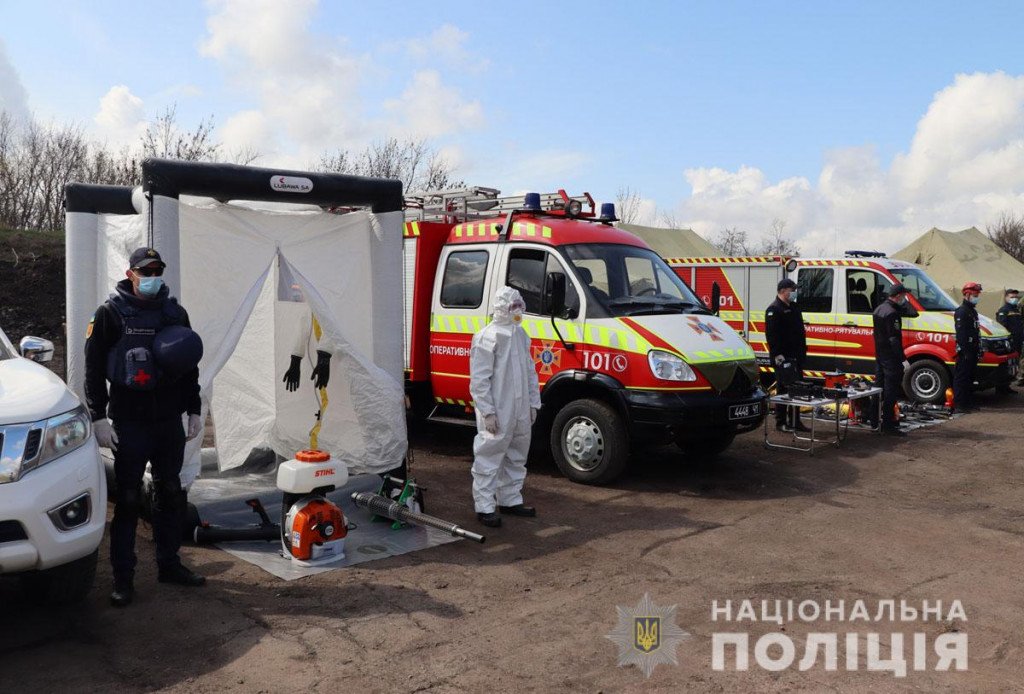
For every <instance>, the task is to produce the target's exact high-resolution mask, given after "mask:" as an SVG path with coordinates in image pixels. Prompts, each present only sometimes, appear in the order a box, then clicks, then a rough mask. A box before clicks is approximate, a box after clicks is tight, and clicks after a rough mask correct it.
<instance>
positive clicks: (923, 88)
mask: <svg viewBox="0 0 1024 694" xmlns="http://www.w3.org/2000/svg"><path fill="white" fill-rule="evenodd" d="M1021 26H1024V3H1019V2H978V3H963V2H955V3H954V2H902V3H892V2H868V1H862V2H853V1H845V2H839V1H837V2H820V1H817V2H798V1H791V2H775V3H766V2H754V1H750V2H700V3H691V2H680V1H678V0H677V1H675V2H635V3H620V2H615V3H612V2H607V3H602V2H600V1H598V2H593V1H592V2H587V3H583V2H562V3H556V2H530V1H527V0H523V1H521V2H517V3H481V2H456V1H450V2H438V3H422V2H412V1H411V0H410V1H409V2H395V1H393V0H376V1H375V2H370V3H365V2H364V3H351V2H343V1H341V0H335V1H332V2H327V1H326V0H324V1H322V2H317V1H316V0H274V1H268V0H210V1H208V2H199V1H196V0H181V1H180V2H173V3H161V4H159V5H158V4H155V3H135V4H128V3H123V2H108V1H102V0H90V1H89V2H84V1H81V2H76V1H71V0H64V1H60V0H49V1H47V2H35V3H18V2H15V1H14V0H0V108H3V109H5V110H7V111H8V112H10V113H12V114H14V115H15V116H16V117H22V118H23V117H29V116H32V117H35V118H37V119H39V120H43V121H53V122H60V123H67V122H74V123H78V124H80V125H81V126H82V127H84V128H86V129H87V130H88V131H89V133H90V135H91V136H92V137H94V138H96V139H97V140H102V141H106V142H109V143H111V144H121V143H125V142H132V141H134V140H135V139H136V138H137V137H138V134H139V131H140V129H141V128H142V127H144V123H145V121H146V119H147V118H152V117H154V116H155V115H157V114H158V113H160V112H162V111H163V110H164V109H165V108H167V107H168V106H170V105H176V106H177V109H178V116H179V120H180V121H181V122H182V124H184V125H186V126H192V125H194V124H196V123H198V122H199V120H200V119H201V118H204V117H209V116H212V117H213V119H214V121H215V123H216V125H217V137H218V139H219V140H220V141H222V142H223V143H224V144H225V145H226V146H227V147H228V148H231V149H234V148H243V147H254V148H255V149H256V150H258V151H259V152H260V153H261V158H260V159H259V160H258V161H257V162H256V163H257V164H262V165H266V166H289V167H293V168H303V167H305V166H307V165H309V164H310V163H311V162H313V161H315V160H316V158H317V156H318V155H319V154H320V153H322V152H325V151H333V150H337V149H339V148H348V149H359V148H361V147H363V146H365V145H366V144H368V143H371V142H374V141H377V140H380V139H381V138H385V137H388V136H392V135H395V136H400V137H405V136H412V137H426V138H429V139H430V140H431V142H432V143H433V144H434V145H435V147H437V148H438V149H440V150H441V151H442V152H443V153H444V154H445V155H446V156H447V157H448V158H449V160H450V161H451V162H452V163H453V164H455V165H456V167H457V171H458V173H459V174H460V175H461V176H462V177H464V178H465V179H466V180H467V181H468V182H470V183H473V184H477V185H486V186H492V187H497V188H500V189H502V190H503V191H506V192H509V193H511V192H519V191H524V190H544V191H547V190H554V189H557V188H559V187H564V188H566V189H568V190H569V191H570V192H573V193H577V192H581V191H583V190H588V191H590V192H591V193H593V194H594V196H595V197H597V198H598V199H604V200H612V199H614V198H615V196H616V193H617V192H618V191H619V190H620V189H622V188H626V187H628V188H630V189H632V190H634V191H638V192H639V193H640V194H641V196H642V197H643V199H644V203H643V205H642V212H643V214H644V215H645V217H646V221H650V222H654V221H656V220H657V219H658V218H659V217H662V216H663V215H665V214H667V215H670V216H671V217H672V218H673V219H674V220H676V221H677V222H679V223H681V224H684V225H687V226H691V227H693V228H694V229H696V230H697V231H698V232H700V233H701V234H703V235H705V236H707V237H714V236H715V235H716V234H717V233H718V232H719V231H720V230H721V229H723V228H726V227H730V228H731V227H737V228H739V229H744V230H747V231H748V232H749V234H750V235H751V236H752V237H754V238H757V237H759V236H760V235H761V234H762V233H763V232H764V231H765V230H767V228H768V227H769V225H770V224H771V223H772V221H773V220H775V219H779V220H782V221H784V222H785V223H786V230H787V232H788V233H789V234H790V235H791V236H792V237H793V238H795V239H796V240H797V241H798V242H799V244H800V246H801V249H802V250H803V251H804V253H816V252H827V253H831V252H834V251H836V250H842V249H844V248H847V247H852V246H856V247H871V248H879V249H882V250H889V251H892V250H895V249H897V248H900V247H901V246H903V245H905V244H906V243H907V242H908V241H910V240H911V239H913V238H914V237H915V236H917V235H918V234H920V233H922V232H923V231H925V230H927V229H929V228H931V227H933V226H937V227H939V228H943V229H961V228H964V227H968V226H971V225H975V226H978V227H979V228H982V229H984V227H985V225H986V224H988V223H991V222H992V221H993V220H994V219H995V218H996V217H998V215H999V214H1000V213H1002V212H1004V211H1019V212H1024V50H1022V48H1021V38H1020V32H1021V29H1020V27H1021Z"/></svg>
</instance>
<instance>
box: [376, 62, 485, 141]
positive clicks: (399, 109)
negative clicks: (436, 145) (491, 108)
mask: <svg viewBox="0 0 1024 694" xmlns="http://www.w3.org/2000/svg"><path fill="white" fill-rule="evenodd" d="M384 106H385V109H386V110H387V111H389V112H390V113H391V114H392V116H393V118H394V119H395V121H394V123H395V124H394V126H393V127H394V129H395V130H396V131H397V132H400V133H403V134H406V135H411V136H413V137H416V138H422V137H426V138H436V137H439V136H441V135H447V134H449V133H452V132H460V131H465V130H470V129H474V128H479V127H480V126H482V125H483V122H484V116H483V107H482V106H481V105H480V102H479V101H467V100H466V99H463V98H462V95H461V94H460V93H459V91H458V90H457V89H455V88H454V87H449V86H447V85H445V84H444V83H443V82H442V81H441V75H440V74H438V73H437V72H435V71H434V70H422V71H420V72H417V73H416V74H414V75H413V78H412V82H410V83H409V85H408V86H407V87H406V89H405V91H404V92H402V96H401V97H399V98H398V99H394V100H391V101H389V102H387V103H386V104H385V105H384Z"/></svg>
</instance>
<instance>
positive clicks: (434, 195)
mask: <svg viewBox="0 0 1024 694" xmlns="http://www.w3.org/2000/svg"><path fill="white" fill-rule="evenodd" d="M499 193H501V191H500V190H498V189H497V188H484V187H483V186H474V187H471V188H451V189H446V190H428V191H425V192H422V193H411V194H409V195H406V196H405V218H406V220H408V221H417V222H465V221H469V220H474V219H487V218H489V217H497V216H501V215H505V214H508V213H509V212H511V211H513V210H521V209H523V208H524V207H525V204H526V200H525V198H526V196H525V195H507V196H499ZM572 201H576V202H578V203H579V205H580V210H581V212H582V210H583V206H584V205H587V206H589V207H590V210H589V212H582V214H579V215H578V216H582V217H593V216H594V199H593V198H592V197H591V196H590V193H584V194H583V195H576V196H570V195H568V194H567V193H566V192H565V191H564V190H559V191H558V192H555V193H541V194H540V208H541V209H542V210H544V211H545V212H551V211H557V210H564V209H565V207H566V205H567V204H570V203H571V202H572Z"/></svg>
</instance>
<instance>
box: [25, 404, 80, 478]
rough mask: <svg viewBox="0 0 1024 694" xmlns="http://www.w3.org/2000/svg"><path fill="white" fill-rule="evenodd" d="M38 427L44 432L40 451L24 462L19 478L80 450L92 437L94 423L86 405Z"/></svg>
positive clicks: (50, 419) (40, 423)
mask: <svg viewBox="0 0 1024 694" xmlns="http://www.w3.org/2000/svg"><path fill="white" fill-rule="evenodd" d="M38 426H39V427H41V428H42V430H43V435H42V441H41V442H40V445H39V451H38V453H37V454H35V455H34V456H33V457H32V458H30V459H27V460H22V462H21V470H20V474H18V475H17V477H19V478H20V477H23V476H24V475H25V473H27V472H29V471H30V470H34V469H36V468H37V467H39V466H41V465H45V464H46V463H49V462H52V461H54V460H56V459H57V458H59V457H61V456H62V455H65V454H67V453H70V452H71V451H73V450H75V449H76V448H80V447H81V446H83V445H85V442H86V441H88V440H89V437H90V436H92V421H91V419H90V417H89V411H88V410H86V409H85V406H84V405H79V406H78V407H76V408H75V409H73V410H71V411H70V412H65V413H64V414H59V415H57V416H56V417H50V418H49V419H47V420H45V421H42V422H39V424H38Z"/></svg>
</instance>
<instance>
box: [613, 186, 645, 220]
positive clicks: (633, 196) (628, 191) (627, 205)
mask: <svg viewBox="0 0 1024 694" xmlns="http://www.w3.org/2000/svg"><path fill="white" fill-rule="evenodd" d="M642 202H643V197H642V196H641V195H640V191H638V190H633V189H632V188H630V187H629V186H626V187H625V188H619V192H618V193H616V194H615V211H616V213H617V214H618V217H619V221H620V222H622V223H623V224H636V223H637V222H639V221H640V204H641V203H642Z"/></svg>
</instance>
